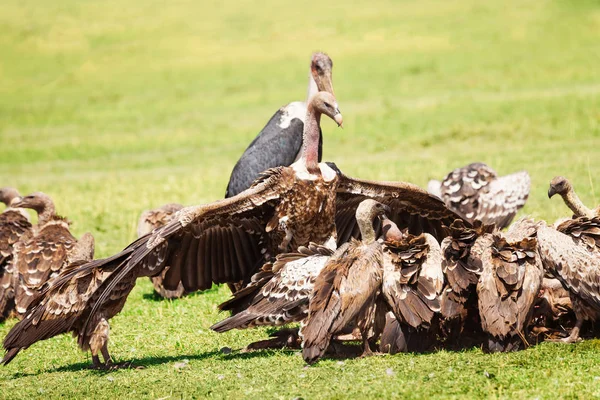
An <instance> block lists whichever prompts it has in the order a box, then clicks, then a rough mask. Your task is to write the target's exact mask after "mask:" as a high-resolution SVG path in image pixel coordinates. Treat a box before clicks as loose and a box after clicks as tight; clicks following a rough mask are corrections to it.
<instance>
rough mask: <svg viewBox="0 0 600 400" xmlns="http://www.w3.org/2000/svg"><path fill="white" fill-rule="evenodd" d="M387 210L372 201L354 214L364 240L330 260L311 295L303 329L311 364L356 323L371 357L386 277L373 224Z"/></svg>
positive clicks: (304, 350) (353, 242) (304, 349)
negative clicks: (371, 335) (371, 340)
mask: <svg viewBox="0 0 600 400" xmlns="http://www.w3.org/2000/svg"><path fill="white" fill-rule="evenodd" d="M386 209H387V211H389V208H387V207H386V206H384V205H383V204H381V203H379V202H376V201H374V200H364V201H363V202H361V204H360V205H359V206H358V209H357V211H356V220H357V221H358V225H359V229H360V232H361V237H362V240H361V241H358V240H356V239H354V238H353V239H351V240H350V242H348V243H345V244H343V245H342V246H341V247H340V248H339V249H337V250H336V251H335V253H334V254H333V255H332V256H331V258H330V259H329V260H328V261H327V263H326V264H325V266H324V267H323V269H322V270H321V272H320V273H319V276H318V277H317V279H316V281H315V285H314V289H313V291H312V293H311V295H310V300H309V307H308V316H307V318H306V320H305V321H304V322H303V323H302V327H301V328H300V336H301V337H302V357H303V358H304V361H306V362H307V363H309V364H312V363H314V362H316V361H318V360H319V359H320V358H321V357H322V356H323V355H324V354H325V351H326V350H327V348H328V347H329V343H330V341H331V338H332V337H333V336H335V335H336V334H338V333H341V332H342V330H343V329H344V328H345V327H346V326H348V325H350V324H351V323H353V322H355V323H356V326H357V327H358V328H359V330H360V332H361V336H362V341H363V355H369V354H370V353H371V348H370V345H369V331H370V330H371V328H373V326H374V320H375V310H376V307H375V302H376V300H377V296H378V295H379V291H380V289H381V280H382V276H383V247H382V244H381V243H379V242H378V241H377V240H376V237H375V230H374V229H373V221H374V220H375V218H377V217H378V216H381V215H383V214H384V213H385V212H386Z"/></svg>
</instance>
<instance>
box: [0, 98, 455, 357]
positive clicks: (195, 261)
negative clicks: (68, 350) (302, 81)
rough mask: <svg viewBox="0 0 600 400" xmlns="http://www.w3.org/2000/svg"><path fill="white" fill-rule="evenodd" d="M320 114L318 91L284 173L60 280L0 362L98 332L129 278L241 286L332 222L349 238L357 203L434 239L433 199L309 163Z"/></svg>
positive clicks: (443, 215)
mask: <svg viewBox="0 0 600 400" xmlns="http://www.w3.org/2000/svg"><path fill="white" fill-rule="evenodd" d="M323 114H324V115H327V116H328V117H330V118H332V119H333V120H335V121H336V122H337V123H338V125H341V123H342V116H341V114H340V112H339V109H338V106H337V102H336V100H335V97H333V95H331V94H330V93H327V92H319V93H318V94H316V95H315V96H313V97H312V98H311V102H310V104H309V105H308V108H307V116H306V123H305V124H304V140H303V150H302V157H300V159H299V160H298V161H297V162H295V163H294V164H293V165H291V166H290V167H278V168H273V169H271V170H269V171H266V172H265V173H264V174H263V175H262V176H261V177H260V178H259V179H258V180H257V181H256V182H255V183H254V184H253V186H252V187H251V188H249V189H248V190H246V191H244V192H242V193H240V194H239V195H237V196H234V197H231V198H229V199H224V200H220V201H217V202H214V203H211V204H206V205H200V206H192V207H186V208H183V209H181V210H180V211H178V212H177V213H176V214H175V216H174V217H173V218H172V219H171V220H170V221H169V222H168V223H167V224H166V225H164V226H163V227H161V228H158V229H156V230H155V231H154V232H152V233H151V234H148V235H146V236H143V237H141V238H139V239H138V240H136V241H135V242H133V243H132V244H130V245H129V246H128V247H126V248H125V249H124V250H123V251H121V252H120V253H118V254H116V255H114V256H112V257H109V258H106V259H102V260H96V261H92V262H90V263H88V264H84V265H82V266H80V267H78V268H76V269H74V270H73V271H70V272H69V273H68V274H63V275H61V277H59V279H57V280H55V281H54V282H53V283H54V285H53V287H52V288H51V289H50V290H48V291H46V292H45V294H44V296H43V297H42V298H41V299H40V301H39V302H37V304H36V306H35V307H33V308H31V310H30V312H29V313H28V318H27V321H26V322H25V321H22V323H19V324H17V325H16V326H15V327H13V329H12V330H11V332H10V333H9V335H8V336H7V338H6V340H5V341H4V347H5V349H6V350H7V355H6V356H5V359H4V360H5V362H8V361H10V360H11V359H12V358H14V357H15V356H16V354H17V353H18V352H19V351H20V350H21V349H24V348H27V347H29V346H30V345H32V344H33V343H35V342H36V341H37V340H41V339H46V338H48V337H51V336H55V335H57V334H59V333H64V332H67V331H70V330H75V331H76V333H77V334H78V335H80V338H83V339H81V340H85V338H86V337H87V336H86V335H90V334H92V333H93V332H94V331H95V329H96V326H99V325H98V324H100V323H101V322H102V321H104V322H102V324H106V326H108V324H107V323H106V321H107V320H108V319H109V318H110V317H111V316H113V315H115V314H116V313H117V312H119V311H120V309H121V308H122V306H123V303H124V301H125V299H126V296H127V295H128V294H129V292H130V291H131V289H132V288H133V286H134V285H135V280H136V279H137V278H138V277H143V276H156V275H159V274H161V273H162V271H163V270H164V269H165V268H166V267H169V270H168V271H167V273H166V274H165V277H164V280H163V285H164V287H165V288H166V289H168V290H174V289H176V288H177V286H178V285H179V283H180V282H181V283H182V284H183V287H184V288H185V290H186V291H188V292H190V291H196V290H205V289H209V288H211V287H212V285H213V283H230V282H239V281H245V282H250V279H251V277H252V276H253V274H254V273H255V272H256V271H257V270H258V269H259V268H260V267H261V266H263V265H264V264H265V263H266V262H272V261H274V260H275V256H276V255H277V254H280V253H289V252H294V251H296V250H297V249H298V248H299V247H300V246H308V245H309V243H310V242H314V243H315V244H317V245H325V244H326V243H327V244H329V245H334V244H335V236H336V221H337V220H339V221H342V222H343V226H341V227H338V229H337V234H338V235H348V237H349V236H351V235H352V233H353V230H354V225H355V224H354V223H353V222H352V221H351V220H350V215H352V214H354V212H355V210H356V207H357V206H358V203H360V201H362V200H364V199H366V198H374V199H376V200H379V201H381V202H383V203H386V204H388V205H389V206H390V207H391V208H392V215H394V216H395V217H396V218H397V219H398V221H396V222H397V223H399V225H400V226H402V227H405V226H407V224H410V226H411V227H412V229H413V230H414V231H415V233H419V232H418V231H427V232H431V233H433V234H435V235H442V237H443V235H444V233H445V228H444V225H446V224H447V225H449V224H450V223H451V222H452V221H453V220H454V219H455V218H457V215H456V214H455V213H454V212H452V211H450V210H449V209H448V208H447V207H446V206H445V205H444V204H443V202H441V201H440V200H439V199H437V198H436V197H434V196H431V195H429V194H428V193H427V192H425V191H423V190H421V189H420V188H418V187H416V186H415V185H411V184H407V183H401V182H400V183H386V182H369V181H362V180H357V179H352V178H349V177H347V176H345V175H343V174H340V173H338V172H336V171H335V170H334V169H332V168H331V167H330V166H328V165H327V164H319V163H318V161H317V160H318V147H319V125H320V117H321V115H323ZM352 219H353V218H352ZM347 231H349V232H350V233H348V232H347ZM82 276H94V277H99V278H98V279H96V280H94V281H93V284H92V286H89V287H85V284H86V282H89V279H90V278H85V279H87V280H82V281H81V282H80V283H79V284H78V283H77V279H80V277H82ZM81 279H83V278H81ZM73 285H75V286H74V287H77V288H78V289H80V290H81V291H83V292H85V293H87V294H86V295H85V296H83V297H81V298H79V299H77V300H75V301H74V302H73V303H68V304H65V305H62V304H61V303H59V304H57V302H56V301H55V299H54V296H57V295H59V294H60V293H66V292H67V290H68V287H69V286H73ZM93 285H96V286H93ZM117 299H118V300H117ZM57 305H58V306H59V307H58V308H56V306H57ZM103 331H104V332H108V329H104V330H103ZM105 336H107V335H104V336H103V337H105ZM80 344H81V343H80ZM105 361H106V359H105Z"/></svg>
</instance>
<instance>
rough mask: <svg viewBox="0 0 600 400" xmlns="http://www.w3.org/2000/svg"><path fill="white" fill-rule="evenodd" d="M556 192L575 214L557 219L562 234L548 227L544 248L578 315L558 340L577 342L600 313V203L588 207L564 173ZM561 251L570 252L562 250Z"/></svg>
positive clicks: (548, 263)
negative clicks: (598, 302) (599, 302)
mask: <svg viewBox="0 0 600 400" xmlns="http://www.w3.org/2000/svg"><path fill="white" fill-rule="evenodd" d="M556 194H558V195H560V196H561V197H562V199H563V201H564V202H565V204H566V205H567V207H569V209H571V211H573V213H574V215H573V217H572V218H569V219H564V220H559V221H557V222H556V223H555V225H554V227H555V228H556V230H557V231H558V232H560V233H561V234H562V235H558V234H556V233H553V232H550V231H548V230H547V229H549V228H545V229H544V231H543V235H544V237H545V239H546V242H544V243H540V251H541V255H542V258H543V259H544V262H545V265H546V267H547V268H548V269H549V270H550V271H551V273H552V274H553V275H554V276H555V277H556V278H557V279H558V280H559V281H560V282H561V283H562V284H563V286H564V287H565V288H566V289H567V290H568V291H569V294H570V298H571V303H572V307H573V311H574V312H575V317H576V319H577V321H576V323H575V327H574V328H573V329H572V330H571V334H570V335H569V336H568V337H567V338H564V339H559V340H557V341H561V342H566V343H573V342H576V341H577V340H579V332H580V330H581V326H582V325H583V322H584V321H585V320H591V321H594V320H596V319H598V317H599V316H600V306H599V305H595V303H594V301H595V299H598V298H599V296H600V294H599V292H598V291H599V290H600V288H599V287H598V283H597V282H598V281H599V280H600V272H598V270H597V268H598V267H599V266H600V206H599V207H597V208H596V209H593V210H592V209H590V208H588V207H587V206H586V205H585V204H583V202H582V201H581V199H580V198H579V196H577V193H575V190H574V189H573V185H572V184H571V183H570V182H569V181H568V180H567V179H566V178H564V177H562V176H557V177H555V178H553V179H552V181H551V182H550V188H549V189H548V197H549V198H552V197H553V196H554V195H556ZM553 246H554V247H553ZM575 246H577V248H576V247H575ZM560 251H565V252H566V254H559V252H560ZM567 264H568V265H567Z"/></svg>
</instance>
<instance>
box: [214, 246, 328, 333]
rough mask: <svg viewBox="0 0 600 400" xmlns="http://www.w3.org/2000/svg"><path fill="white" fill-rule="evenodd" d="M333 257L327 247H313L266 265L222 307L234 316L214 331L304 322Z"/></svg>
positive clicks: (279, 257)
mask: <svg viewBox="0 0 600 400" xmlns="http://www.w3.org/2000/svg"><path fill="white" fill-rule="evenodd" d="M332 254H333V251H332V250H331V249H329V248H328V247H325V246H320V245H315V244H314V243H311V244H310V245H309V246H308V247H301V248H299V249H298V253H287V254H280V255H278V256H277V260H276V261H275V263H268V264H265V265H264V266H263V268H262V269H261V271H260V272H258V273H257V274H255V276H254V277H252V282H251V283H250V284H249V285H248V286H246V287H245V288H244V289H242V290H240V291H238V292H236V293H235V294H234V295H233V298H232V299H231V300H229V301H227V302H226V303H224V304H221V306H219V308H220V309H221V310H232V311H233V312H234V315H232V316H231V317H229V318H227V319H225V320H223V321H221V322H219V323H217V324H215V325H213V326H211V329H212V330H214V331H217V332H226V331H228V330H230V329H242V328H248V327H253V326H261V325H271V326H276V325H284V324H287V323H290V322H294V321H298V320H300V319H302V318H304V317H305V316H306V313H307V312H308V297H309V295H310V294H311V293H312V291H313V287H314V283H315V280H316V278H317V276H318V275H319V272H321V270H322V269H323V267H324V266H325V263H326V262H327V260H328V259H329V257H330V256H331V255H332ZM239 310H241V311H239ZM236 311H239V312H236Z"/></svg>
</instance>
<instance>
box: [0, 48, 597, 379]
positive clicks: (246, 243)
mask: <svg viewBox="0 0 600 400" xmlns="http://www.w3.org/2000/svg"><path fill="white" fill-rule="evenodd" d="M332 67H333V63H332V61H331V59H330V58H329V57H328V56H327V55H326V54H324V53H315V54H314V55H313V56H312V58H311V64H310V74H309V78H310V83H309V90H308V95H307V99H306V102H294V103H290V104H288V105H287V106H285V107H282V108H281V109H279V111H277V112H276V113H275V115H273V117H272V118H271V119H270V120H269V122H268V123H267V125H266V126H265V127H264V128H263V130H262V131H261V133H260V134H259V135H258V136H257V137H256V138H255V139H254V141H253V142H252V143H251V144H250V145H249V147H248V148H247V149H246V151H245V153H244V154H243V155H242V157H241V158H240V160H239V161H238V162H237V164H236V165H235V167H234V169H233V172H232V174H231V179H230V181H229V185H228V187H227V191H226V198H225V199H223V200H218V201H215V202H213V203H210V204H204V205H197V206H190V207H183V206H181V205H179V204H168V205H165V206H162V207H160V208H157V209H155V210H152V211H146V212H144V213H143V214H142V216H141V219H140V222H139V226H138V235H139V238H138V239H137V240H136V241H134V242H133V243H131V244H129V245H128V246H127V247H125V248H124V249H123V250H122V251H121V252H119V253H118V254H115V255H113V256H111V257H108V258H104V259H96V260H94V259H93V256H94V240H93V237H92V236H91V235H90V234H85V235H83V236H82V237H81V238H80V239H77V238H75V237H74V236H73V235H72V234H71V233H70V231H69V224H70V222H69V221H68V220H67V219H66V218H64V217H61V216H58V215H57V213H56V210H55V207H54V204H53V202H52V200H51V199H50V197H48V196H47V195H45V194H43V193H33V194H31V195H28V196H24V197H21V196H19V194H18V193H17V191H16V190H15V189H12V188H4V189H2V190H1V191H0V201H2V202H3V203H4V204H6V208H5V210H4V212H2V214H0V316H1V320H4V319H6V318H9V317H10V316H15V317H17V318H19V319H20V321H19V322H18V323H17V324H16V325H15V326H14V327H13V328H12V329H11V330H10V332H9V333H8V334H7V336H6V338H4V342H3V345H4V349H5V350H6V353H5V355H4V358H3V360H2V362H3V363H4V364H8V363H9V362H10V361H11V360H12V359H13V358H14V357H15V356H16V355H17V354H18V353H19V352H20V351H21V350H23V349H26V348H28V347H29V346H31V345H32V344H34V343H35V342H37V341H39V340H44V339H48V338H50V337H53V336H56V335H58V334H62V333H67V332H71V333H72V334H73V335H74V336H75V337H77V341H78V344H79V346H80V347H81V349H82V350H84V351H87V350H90V351H91V354H92V361H93V367H95V368H109V367H112V366H114V365H115V364H114V363H113V361H112V359H111V356H110V355H109V352H108V338H109V330H110V328H109V322H108V321H109V320H110V319H111V318H112V317H114V316H115V315H116V314H118V313H119V312H120V311H121V310H122V309H123V306H124V305H125V302H126V300H127V297H128V295H129V293H130V292H131V290H132V289H133V287H134V286H135V284H136V281H137V279H138V278H141V277H149V278H150V279H151V280H152V282H153V285H154V288H155V290H156V292H157V293H158V294H160V295H161V296H163V297H166V298H178V297H181V296H185V295H186V294H188V293H191V292H194V291H202V290H206V289H209V288H211V287H212V286H213V284H222V283H226V284H227V285H228V286H229V288H230V289H231V292H232V296H231V298H230V299H229V300H227V301H226V302H225V303H223V304H221V305H220V306H219V308H220V310H223V311H228V312H229V313H230V316H229V317H228V318H225V319H224V320H222V321H220V322H218V323H216V324H214V325H213V326H212V327H211V329H213V330H214V331H216V332H227V331H229V330H231V329H247V328H252V327H256V326H283V325H286V324H291V323H299V328H298V325H292V327H288V328H282V329H281V330H279V331H277V332H276V333H275V334H273V336H272V337H270V338H267V339H265V340H263V341H260V342H256V343H252V344H250V345H249V346H248V348H249V349H262V348H273V347H278V348H282V347H292V348H293V347H296V346H297V347H299V348H302V354H303V357H304V359H305V361H306V362H307V363H313V362H316V361H317V360H319V359H320V358H321V357H323V356H326V355H333V356H335V355H339V354H342V355H343V354H346V353H348V354H362V355H369V354H371V353H372V352H373V351H378V352H386V353H392V354H393V353H397V352H406V351H410V352H414V351H427V350H431V349H435V348H439V347H442V346H446V347H451V348H456V347H460V346H465V345H467V346H472V345H478V346H482V347H483V348H484V349H486V350H488V351H492V352H495V351H512V350H517V349H521V348H525V347H527V346H529V345H531V344H534V343H535V342H538V341H540V340H544V339H545V340H555V341H561V342H567V343H572V342H575V341H577V340H580V339H579V333H580V329H581V328H582V324H583V322H584V321H586V320H589V321H594V320H596V318H597V316H598V315H599V313H600V207H599V208H596V209H590V208H588V207H586V206H585V205H584V204H583V203H582V202H581V200H580V199H579V198H578V197H577V195H576V194H575V192H574V190H573V187H572V186H571V184H570V183H569V181H568V180H567V179H565V178H562V177H557V178H554V179H553V180H552V182H551V183H550V189H549V192H548V196H549V197H552V196H553V195H555V194H558V195H560V196H561V197H562V198H563V200H564V202H565V204H566V205H567V206H568V207H569V208H570V209H571V211H572V212H573V216H572V217H567V218H565V219H563V220H560V221H557V222H556V223H554V224H552V225H548V224H546V223H545V222H543V221H537V222H536V221H534V220H532V219H528V218H524V219H521V220H519V221H517V222H514V223H512V224H511V222H512V220H513V218H514V217H515V214H516V213H517V211H518V210H519V209H520V208H522V207H523V205H524V204H525V202H526V200H527V197H528V195H529V190H530V178H529V175H528V174H527V173H526V172H518V173H515V174H512V175H507V176H503V177H499V176H497V174H496V173H495V172H494V171H493V170H492V169H491V168H490V167H489V166H487V165H485V164H483V163H473V164H470V165H468V166H465V167H462V168H457V169H455V170H454V171H452V172H450V173H449V174H448V175H447V176H446V177H445V178H444V179H443V180H442V181H441V182H439V181H431V182H430V184H429V187H428V191H425V190H423V189H421V188H419V187H417V186H415V185H413V184H410V183H405V182H377V181H368V180H362V179H356V178H351V177H349V176H347V175H345V174H344V173H343V172H341V171H340V169H339V168H337V166H336V165H335V164H333V163H329V162H327V163H322V162H321V154H322V145H323V135H322V132H321V127H320V122H321V117H322V116H326V117H329V118H331V119H332V120H334V121H335V122H336V123H337V124H338V125H339V126H342V122H343V120H342V115H341V113H340V110H339V108H338V103H337V100H336V98H335V96H334V91H333V84H332ZM25 209H31V210H34V211H35V212H37V215H38V218H37V223H36V224H35V225H32V224H31V223H30V220H29V215H28V212H27V211H26V210H25ZM353 341H359V342H361V347H360V348H357V347H356V346H355V345H354V346H353V345H352V342H353ZM357 349H358V350H359V351H358V353H357V352H356V350H357ZM100 355H102V361H101V359H100Z"/></svg>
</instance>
